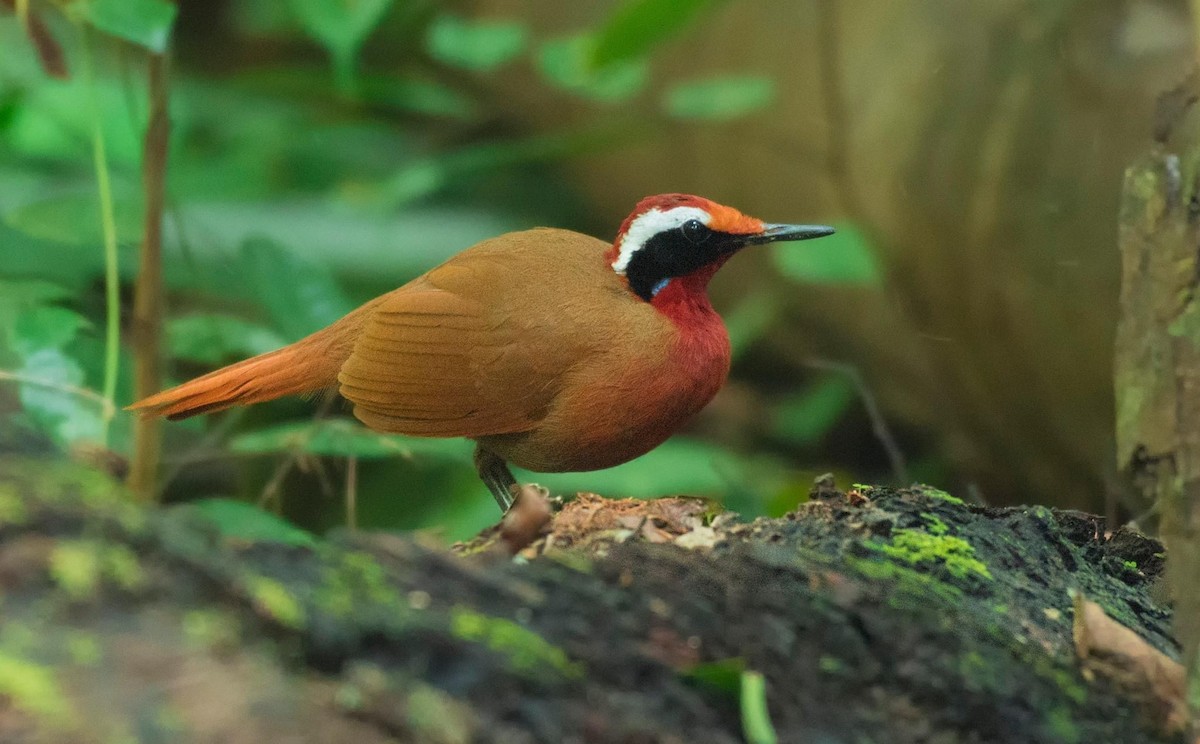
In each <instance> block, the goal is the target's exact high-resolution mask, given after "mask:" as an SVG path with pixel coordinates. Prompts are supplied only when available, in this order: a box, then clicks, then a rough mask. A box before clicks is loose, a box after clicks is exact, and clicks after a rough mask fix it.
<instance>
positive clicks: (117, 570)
mask: <svg viewBox="0 0 1200 744" xmlns="http://www.w3.org/2000/svg"><path fill="white" fill-rule="evenodd" d="M100 561H101V570H102V571H103V573H104V577H105V578H106V579H109V580H111V581H112V582H113V583H115V584H116V585H117V586H119V587H121V588H122V589H125V590H127V591H133V590H135V589H139V588H141V587H142V586H143V585H144V584H145V583H146V574H145V573H144V572H143V571H142V564H141V563H140V562H138V558H137V555H136V554H134V552H133V551H132V550H130V549H129V548H128V547H126V546H124V545H105V546H103V547H102V548H101V549H100Z"/></svg>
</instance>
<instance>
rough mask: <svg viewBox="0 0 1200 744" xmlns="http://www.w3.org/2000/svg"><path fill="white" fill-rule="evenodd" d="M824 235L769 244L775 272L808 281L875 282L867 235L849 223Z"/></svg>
mask: <svg viewBox="0 0 1200 744" xmlns="http://www.w3.org/2000/svg"><path fill="white" fill-rule="evenodd" d="M835 227H837V232H836V233H834V234H833V235H830V236H829V237H827V238H821V239H819V240H812V241H804V242H802V243H799V244H790V243H779V244H777V245H773V246H771V258H772V260H774V262H775V267H776V268H777V269H779V272H780V273H781V274H783V275H784V276H786V277H787V278H789V279H792V280H794V281H797V282H806V283H811V284H867V285H874V284H879V282H880V280H881V272H880V269H879V264H878V263H877V261H876V258H875V250H874V248H873V247H872V245H871V241H870V240H869V239H868V238H867V235H866V234H865V233H864V232H863V231H862V230H860V229H859V228H858V227H856V226H855V225H853V224H840V225H835Z"/></svg>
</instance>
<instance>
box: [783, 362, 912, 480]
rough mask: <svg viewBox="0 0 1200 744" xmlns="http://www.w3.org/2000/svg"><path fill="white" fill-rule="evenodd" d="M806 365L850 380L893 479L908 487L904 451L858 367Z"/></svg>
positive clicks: (822, 363) (817, 363) (851, 365)
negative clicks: (889, 466)
mask: <svg viewBox="0 0 1200 744" xmlns="http://www.w3.org/2000/svg"><path fill="white" fill-rule="evenodd" d="M804 363H805V364H806V365H807V366H809V367H812V368H813V369H823V370H827V371H829V372H837V373H839V374H843V375H845V376H846V377H847V378H848V379H849V380H850V383H851V384H852V385H854V387H855V389H857V390H858V397H859V399H860V400H862V403H863V408H864V409H866V412H867V417H868V418H869V419H870V420H871V433H873V434H874V435H875V438H876V439H877V440H879V444H880V445H881V446H882V447H883V451H884V453H885V454H886V455H887V459H888V463H889V464H890V465H891V468H892V477H893V478H895V479H896V485H901V486H902V485H906V484H907V483H908V482H909V481H908V464H907V462H906V458H905V457H904V451H903V450H902V449H900V445H899V444H898V443H897V442H896V438H895V437H894V436H892V430H891V428H889V427H888V425H887V419H886V418H884V415H883V411H882V410H881V409H880V408H879V403H878V401H876V399H875V394H874V393H872V392H871V388H870V387H868V386H867V381H866V380H864V379H863V376H862V373H861V372H859V371H858V367H855V366H854V365H853V364H847V363H845V362H835V361H831V360H828V359H808V360H805V362H804Z"/></svg>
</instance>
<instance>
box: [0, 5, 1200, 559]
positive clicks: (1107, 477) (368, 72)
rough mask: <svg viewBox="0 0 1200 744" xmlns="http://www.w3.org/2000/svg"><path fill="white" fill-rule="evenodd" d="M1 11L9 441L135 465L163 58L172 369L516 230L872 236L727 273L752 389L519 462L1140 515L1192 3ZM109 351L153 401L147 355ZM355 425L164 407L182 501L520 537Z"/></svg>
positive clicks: (170, 372)
mask: <svg viewBox="0 0 1200 744" xmlns="http://www.w3.org/2000/svg"><path fill="white" fill-rule="evenodd" d="M5 2H6V3H7V4H5ZM5 2H0V451H10V452H11V451H19V452H25V453H43V454H50V455H52V456H62V457H75V458H81V457H82V458H87V459H90V460H93V461H101V462H103V463H104V464H105V465H106V466H107V467H109V468H110V469H113V470H115V471H118V472H119V471H122V470H123V469H124V468H125V462H126V460H127V458H128V457H129V456H130V454H131V449H132V447H133V443H132V436H131V430H132V420H131V417H130V416H129V414H127V413H124V412H115V413H114V412H111V411H109V410H107V409H106V404H105V403H104V391H103V388H104V386H105V384H106V380H105V377H106V369H108V370H109V373H110V374H109V376H110V377H111V370H112V364H113V363H114V362H113V361H112V358H110V357H106V354H108V353H111V350H112V349H114V348H115V347H113V345H112V344H111V342H109V341H106V339H107V338H109V337H108V336H106V333H107V331H106V328H107V326H106V322H107V321H106V314H107V310H106V291H107V288H108V287H116V288H118V289H119V293H118V294H117V295H116V298H115V300H116V302H117V303H119V306H120V308H121V311H122V312H121V314H120V316H119V318H120V320H121V330H123V332H124V334H123V335H124V337H125V338H126V339H128V337H129V336H130V332H131V329H130V322H129V317H130V308H131V305H132V290H131V286H132V284H133V282H134V280H135V278H136V276H137V272H138V251H139V245H140V243H141V241H142V232H143V227H142V224H143V206H144V198H143V196H142V178H143V173H142V160H143V157H142V148H143V137H144V135H145V129H146V121H147V112H148V111H149V109H150V98H149V95H150V94H149V92H148V91H150V90H151V89H152V86H150V85H148V82H147V81H148V79H149V78H150V77H152V70H151V65H152V64H158V65H159V67H158V68H156V69H159V70H161V69H162V67H163V65H162V64H161V63H162V61H163V60H165V59H169V64H168V65H166V67H167V68H169V70H168V71H167V75H166V85H165V89H166V91H167V95H169V110H170V118H171V130H170V140H169V157H168V159H167V164H166V207H165V212H164V220H163V224H164V233H163V251H164V272H165V281H166V297H167V302H166V310H165V341H164V349H163V351H162V352H161V353H162V355H163V356H164V359H165V362H164V364H165V367H164V369H165V374H166V376H167V378H168V381H171V382H175V381H180V380H182V379H185V378H187V377H190V376H193V375H196V374H199V373H202V372H204V371H206V370H208V369H211V368H213V367H215V366H217V365H219V364H221V363H226V362H230V361H235V360H237V359H239V358H241V357H244V356H247V355H250V354H254V353H258V352H262V351H266V350H269V349H272V348H275V347H277V346H280V345H282V344H284V343H287V342H289V341H292V340H295V339H297V338H300V337H301V336H303V335H306V334H307V333H309V332H311V331H313V330H315V329H317V328H319V327H321V326H324V325H326V324H327V323H329V322H331V321H332V320H334V319H336V318H337V317H339V316H340V315H341V314H343V313H345V312H346V311H348V310H350V309H351V308H353V307H354V306H355V305H356V304H358V303H360V302H362V301H364V300H366V299H369V298H370V297H372V296H375V295H377V294H380V293H382V292H384V291H387V290H389V289H392V288H394V287H396V286H399V285H400V284H402V283H404V282H405V281H406V280H408V279H410V278H412V277H414V276H416V275H417V274H419V273H421V272H422V271H424V270H426V269H428V268H430V267H431V266H433V265H435V264H437V263H438V262H440V261H441V260H443V259H445V258H446V257H448V256H450V255H451V254H453V253H455V252H457V251H459V250H461V249H463V248H465V247H467V246H469V245H471V244H472V243H474V242H476V241H478V240H481V239H483V238H486V237H490V236H493V235H496V234H498V233H501V232H505V231H509V230H516V229H522V228H526V227H531V226H534V225H553V226H559V227H568V228H573V229H577V230H581V231H584V232H587V233H589V234H593V235H596V236H599V237H602V238H604V239H611V238H612V237H613V234H614V233H615V231H616V228H617V226H618V225H619V224H620V222H621V220H622V218H623V217H624V216H625V214H626V213H627V212H628V211H629V210H630V209H631V208H632V207H633V205H634V204H635V203H636V202H637V201H638V199H640V198H641V197H642V196H644V195H647V194H652V193H658V192H668V191H683V192H691V193H697V194H702V195H704V196H707V197H710V198H712V199H714V200H716V201H720V202H723V203H726V204H730V205H733V206H736V207H738V208H739V209H741V210H743V211H745V212H747V213H750V214H753V215H755V216H758V217H761V218H763V219H765V220H768V221H779V222H825V223H832V224H835V225H837V226H838V227H839V233H838V235H837V236H836V237H835V238H830V239H826V240H822V241H816V242H813V243H806V244H792V245H782V246H773V247H772V249H771V250H760V251H758V252H752V251H748V252H746V253H743V254H742V255H740V256H739V257H738V258H737V259H736V260H735V261H733V262H731V264H730V265H729V266H728V267H727V268H726V269H724V270H723V271H722V272H721V274H720V275H718V277H717V279H716V280H715V281H714V284H713V287H712V293H713V297H714V303H715V304H716V305H717V307H718V310H719V311H721V313H722V314H723V315H724V316H725V318H726V320H727V322H728V325H729V328H730V334H731V337H732V340H733V345H734V349H735V361H734V368H733V373H732V378H731V380H730V383H729V385H728V386H727V388H726V389H725V390H724V391H723V392H722V393H721V394H720V395H719V397H718V398H717V399H716V400H715V401H714V402H713V404H712V405H710V406H709V408H708V409H707V410H706V411H705V412H704V413H703V414H702V415H701V416H700V417H699V418H698V419H697V420H696V421H695V423H694V425H693V426H692V427H691V428H690V429H689V430H688V431H686V432H685V433H684V434H682V435H680V436H679V437H677V438H675V439H673V440H672V441H670V442H668V444H666V445H664V446H663V447H661V448H660V449H658V450H657V451H655V452H654V453H651V454H650V455H647V456H645V457H643V458H641V459H639V460H637V461H634V462H632V463H629V464H628V465H625V466H622V467H620V468H616V469H613V470H610V471H603V472H598V473H582V474H562V475H554V476H549V475H547V476H541V475H538V476H530V475H528V474H521V473H518V477H523V478H525V479H532V480H536V481H539V482H542V483H544V484H546V485H548V486H550V487H551V488H552V489H553V490H555V491H556V492H561V493H574V492H575V491H577V490H589V491H597V492H600V493H603V494H605V495H609V496H625V495H629V496H656V495H666V494H672V493H693V494H701V495H706V496H711V497H714V498H717V499H720V500H721V501H723V502H724V503H725V504H726V505H727V506H729V507H730V508H732V509H735V510H738V511H741V512H743V513H745V514H750V515H753V514H778V513H782V512H783V511H786V510H788V509H791V508H793V507H794V505H795V504H796V502H797V501H798V500H799V499H802V498H803V497H804V495H805V494H806V493H807V490H808V488H809V485H810V483H811V481H812V479H813V477H814V476H815V475H817V474H820V473H823V472H826V471H833V472H834V473H836V474H837V475H838V477H839V482H840V483H841V484H842V485H848V484H849V483H852V482H872V483H874V482H879V483H907V482H911V481H914V480H920V481H924V482H928V483H931V484H934V485H936V486H938V487H940V488H943V489H945V490H947V491H950V492H953V493H955V494H957V495H960V496H962V497H963V498H967V499H970V500H975V501H980V502H984V503H988V504H1010V503H1030V502H1037V503H1044V504H1050V505H1055V506H1064V507H1073V508H1081V509H1087V510H1091V511H1099V512H1105V511H1108V512H1110V513H1113V512H1115V511H1118V510H1120V509H1121V508H1122V496H1121V494H1122V488H1121V484H1120V482H1119V480H1118V478H1117V476H1116V473H1115V468H1114V458H1113V415H1114V414H1113V402H1112V401H1113V394H1112V348H1111V347H1112V340H1113V330H1114V327H1115V321H1116V307H1117V292H1118V254H1117V251H1116V232H1117V231H1116V220H1117V203H1118V198H1119V194H1120V188H1121V178H1122V172H1123V170H1124V168H1125V166H1126V165H1127V164H1128V163H1129V162H1130V161H1132V160H1133V159H1134V158H1135V157H1136V156H1137V155H1139V154H1140V153H1142V152H1144V151H1146V150H1147V149H1148V148H1149V147H1150V146H1151V143H1152V136H1151V135H1152V132H1153V124H1154V104H1155V100H1156V99H1157V97H1158V96H1159V95H1160V94H1162V93H1163V92H1164V91H1166V90H1168V89H1170V88H1172V87H1174V86H1176V85H1178V84H1179V83H1180V82H1181V81H1182V80H1183V79H1184V78H1185V76H1186V74H1187V73H1188V72H1189V71H1190V70H1191V69H1192V66H1193V62H1192V60H1193V59H1194V52H1193V37H1192V21H1191V19H1190V17H1189V13H1188V6H1187V4H1186V2H1185V1H1184V0H1175V1H1171V0H1124V1H1118V0H1086V1H1084V0H1003V1H1002V0H991V1H988V2H975V3H963V2H961V1H960V0H912V1H911V2H906V3H895V2H891V1H890V0H853V1H852V2H851V1H841V2H834V1H832V0H806V1H801V2H797V1H796V0H620V1H616V0H614V1H596V2H572V3H564V2H560V1H559V0H476V1H471V0H462V1H459V2H452V1H450V0H444V1H443V0H288V1H284V0H276V1H274V2H269V1H267V0H208V1H206V2H197V1H194V0H188V1H185V2H181V3H179V4H178V6H175V5H173V4H171V3H169V2H167V0H73V1H72V2H65V1H64V2H53V3H52V2H48V1H47V2H32V3H29V2H25V1H18V0H5ZM154 59H157V60H158V62H157V63H152V60H154ZM98 155H99V156H100V157H98ZM97 163H100V164H102V168H101V170H102V171H103V173H104V174H106V178H102V179H100V180H99V181H98V178H97ZM106 214H107V215H109V216H110V219H106V218H105V215H106ZM106 224H107V225H108V226H109V227H110V228H111V230H110V234H111V235H113V236H115V248H116V252H117V259H118V269H119V277H120V282H119V284H111V283H106V280H105V270H106V263H105V261H106V259H105V243H106V240H105V225H106ZM109 243H110V244H114V243H113V241H111V240H110V241H109ZM546 301H547V302H549V303H553V302H554V288H553V287H548V288H547V293H546ZM597 322H602V319H598V321H597ZM106 360H108V361H107V366H106ZM115 362H116V363H117V366H116V369H117V370H118V372H117V374H116V376H115V377H114V378H112V380H110V381H109V382H108V384H109V385H110V386H115V393H114V395H115V401H116V404H117V405H118V406H123V405H127V404H128V403H130V402H131V401H132V398H133V387H132V377H133V369H134V365H135V360H134V358H133V353H132V352H131V350H130V346H129V345H128V344H127V343H126V344H122V345H121V346H120V352H119V355H118V356H117V357H115ZM347 416H348V412H347V410H346V409H345V408H344V407H343V406H342V405H340V404H338V403H337V402H335V401H304V400H283V401H278V402H274V403H270V404H265V405H262V406H258V407H255V408H252V409H248V410H240V411H234V412H231V413H229V414H221V415H217V416H212V417H205V418H200V419H193V420H188V421H186V422H180V423H173V424H168V425H166V426H164V427H163V433H164V435H165V444H164V449H163V462H162V466H161V475H162V478H161V481H160V488H159V489H158V494H159V496H160V497H161V498H162V499H163V500H165V501H167V502H179V501H192V502H200V503H201V506H202V507H203V508H205V509H208V510H209V511H210V512H211V513H212V514H214V515H218V517H217V518H221V517H220V516H219V515H223V514H231V513H237V514H241V512H239V511H238V510H239V509H240V508H241V506H239V505H240V504H247V505H254V504H259V505H262V506H264V507H266V508H268V509H271V510H275V511H279V512H281V513H282V514H284V515H285V516H287V517H288V518H289V519H290V520H292V521H294V522H296V523H298V524H299V525H301V526H303V527H305V528H307V529H310V530H313V531H317V532H320V531H323V530H325V529H327V528H330V527H335V526H338V525H342V524H344V523H345V521H346V499H345V494H346V491H347V475H348V473H350V474H352V478H351V483H352V486H353V490H354V492H355V494H356V498H357V522H358V524H359V525H361V526H365V527H371V528H377V529H407V528H417V527H436V528H437V529H438V530H440V532H441V533H442V534H443V535H445V536H446V537H447V538H459V537H463V536H466V535H469V534H471V533H472V532H473V531H475V530H477V529H479V528H480V527H482V526H485V525H487V524H489V523H491V522H493V521H494V520H495V518H496V516H497V514H496V511H495V505H494V503H493V501H492V499H491V498H489V497H488V495H487V493H486V491H485V490H484V489H483V487H482V486H481V485H480V484H479V482H478V481H477V479H476V477H475V475H474V472H473V470H472V469H471V466H470V452H471V448H470V444H469V443H467V442H463V441H438V440H415V439H405V438H400V437H382V436H378V435H374V434H372V433H370V432H366V431H364V430H361V429H359V428H357V427H356V426H354V425H352V424H351V423H349V422H348V421H347V418H346V417H347Z"/></svg>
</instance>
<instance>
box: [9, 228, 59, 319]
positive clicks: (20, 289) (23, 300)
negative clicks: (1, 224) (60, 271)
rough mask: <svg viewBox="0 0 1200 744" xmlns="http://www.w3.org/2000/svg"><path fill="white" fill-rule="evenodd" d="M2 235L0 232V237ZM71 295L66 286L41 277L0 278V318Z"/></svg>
mask: <svg viewBox="0 0 1200 744" xmlns="http://www.w3.org/2000/svg"><path fill="white" fill-rule="evenodd" d="M2 238H3V235H2V234H0V239H2ZM70 296H71V290H69V289H67V288H66V287H64V286H62V285H60V284H55V283H54V282H47V281H43V280H41V279H0V319H3V317H4V316H5V315H6V314H11V315H13V316H15V315H16V313H17V312H19V311H21V310H23V309H24V308H27V307H31V306H35V305H43V304H47V303H51V302H58V301H60V300H65V299H67V298H68V297H70Z"/></svg>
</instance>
